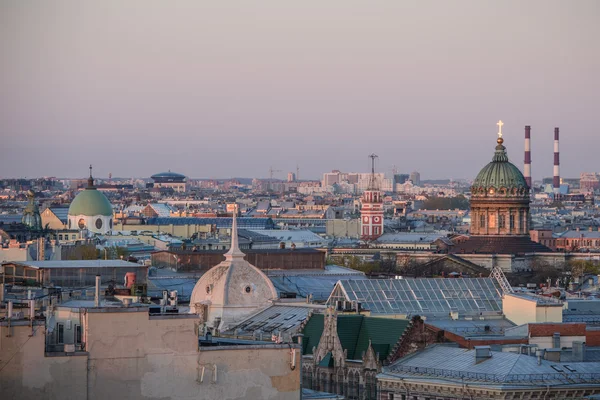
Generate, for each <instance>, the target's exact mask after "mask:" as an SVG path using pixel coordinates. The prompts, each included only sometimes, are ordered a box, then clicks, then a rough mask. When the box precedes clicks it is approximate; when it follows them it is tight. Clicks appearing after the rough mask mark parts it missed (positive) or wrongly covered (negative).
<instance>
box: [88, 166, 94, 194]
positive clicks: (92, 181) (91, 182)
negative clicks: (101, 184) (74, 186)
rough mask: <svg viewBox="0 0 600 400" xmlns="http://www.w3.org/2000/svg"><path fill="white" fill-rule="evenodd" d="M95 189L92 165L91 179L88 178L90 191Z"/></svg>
mask: <svg viewBox="0 0 600 400" xmlns="http://www.w3.org/2000/svg"><path fill="white" fill-rule="evenodd" d="M93 187H94V178H93V177H92V164H90V177H89V178H88V189H92V188H93Z"/></svg>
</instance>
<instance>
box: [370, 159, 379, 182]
mask: <svg viewBox="0 0 600 400" xmlns="http://www.w3.org/2000/svg"><path fill="white" fill-rule="evenodd" d="M378 157H379V156H378V155H377V154H375V153H373V154H370V155H369V158H370V159H371V176H370V177H369V190H377V182H376V179H375V159H376V158H378Z"/></svg>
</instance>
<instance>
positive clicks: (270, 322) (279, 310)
mask: <svg viewBox="0 0 600 400" xmlns="http://www.w3.org/2000/svg"><path fill="white" fill-rule="evenodd" d="M322 307H323V306H321V308H322ZM316 308H319V307H318V306H315V305H314V304H305V303H298V304H297V305H282V304H275V305H272V306H271V307H269V308H267V309H266V310H263V311H261V312H259V313H258V314H255V315H253V316H251V317H249V318H247V319H246V320H245V321H242V322H241V323H239V324H238V325H236V326H234V327H233V328H232V329H230V331H232V332H237V333H236V334H237V335H242V336H244V335H252V334H253V333H254V332H255V331H261V332H264V333H269V334H271V333H273V334H278V333H279V332H281V333H287V334H291V333H295V332H296V331H297V330H298V328H299V327H300V325H301V324H302V323H303V322H304V321H306V319H307V318H308V316H309V314H310V313H311V312H312V311H314V310H315V309H316Z"/></svg>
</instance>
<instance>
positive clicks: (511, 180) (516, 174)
mask: <svg viewBox="0 0 600 400" xmlns="http://www.w3.org/2000/svg"><path fill="white" fill-rule="evenodd" d="M490 189H494V191H493V192H492V193H490ZM471 191H472V193H473V194H475V195H478V194H479V195H483V194H488V195H489V194H495V193H497V194H499V195H500V194H506V195H511V194H512V195H524V194H526V193H528V192H529V187H528V186H527V182H526V181H525V177H524V176H523V174H522V173H521V171H519V168H517V167H515V165H514V164H512V163H511V162H509V161H508V156H507V155H506V148H505V147H504V146H502V139H499V140H498V146H496V152H495V154H494V158H493V159H492V162H491V163H489V164H488V165H486V166H485V167H483V169H482V170H481V171H480V172H479V174H478V175H477V178H475V181H473V186H472V188H471ZM501 192H504V193H501Z"/></svg>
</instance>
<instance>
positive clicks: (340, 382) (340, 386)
mask: <svg viewBox="0 0 600 400" xmlns="http://www.w3.org/2000/svg"><path fill="white" fill-rule="evenodd" d="M336 388H337V389H336V393H337V394H341V395H343V394H344V370H342V369H341V368H340V369H339V371H338V373H337V378H336Z"/></svg>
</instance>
